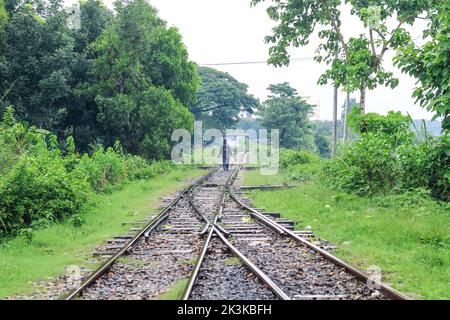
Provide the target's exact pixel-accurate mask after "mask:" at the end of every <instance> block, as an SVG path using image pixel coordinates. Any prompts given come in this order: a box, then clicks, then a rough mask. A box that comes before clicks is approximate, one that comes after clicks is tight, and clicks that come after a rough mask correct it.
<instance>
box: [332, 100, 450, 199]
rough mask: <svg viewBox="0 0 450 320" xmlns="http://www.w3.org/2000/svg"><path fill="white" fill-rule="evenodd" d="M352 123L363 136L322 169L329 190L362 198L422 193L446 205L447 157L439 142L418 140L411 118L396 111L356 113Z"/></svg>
mask: <svg viewBox="0 0 450 320" xmlns="http://www.w3.org/2000/svg"><path fill="white" fill-rule="evenodd" d="M350 123H351V125H352V126H353V128H354V130H357V131H360V132H362V133H361V136H360V138H359V140H357V141H355V142H354V143H352V144H351V145H347V146H344V147H343V149H342V153H341V155H340V157H339V158H338V159H336V160H334V161H329V162H328V163H327V165H326V166H325V169H324V173H325V174H324V177H325V178H326V181H327V182H328V183H329V184H330V185H332V186H334V187H336V188H339V189H343V190H347V191H352V192H355V193H357V194H361V195H370V194H380V193H381V194H387V193H392V192H403V191H407V190H411V189H418V188H422V189H424V190H428V192H430V193H431V194H432V195H433V196H435V197H436V198H439V199H443V200H447V201H448V200H449V197H450V170H449V168H450V155H449V154H448V153H446V150H445V148H443V144H444V143H445V142H444V141H443V138H442V137H436V138H435V137H430V136H427V138H426V139H424V140H422V141H420V140H418V139H417V137H416V135H415V134H414V133H413V132H412V131H411V130H410V126H411V119H410V118H409V117H406V116H402V115H401V114H400V113H399V112H390V113H389V114H388V115H387V116H381V115H378V114H373V113H369V114H367V115H362V114H361V113H360V112H359V110H358V109H354V111H353V112H352V114H351V121H350Z"/></svg>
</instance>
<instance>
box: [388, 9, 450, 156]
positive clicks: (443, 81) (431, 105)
mask: <svg viewBox="0 0 450 320" xmlns="http://www.w3.org/2000/svg"><path fill="white" fill-rule="evenodd" d="M428 4H429V9H428V11H427V16H426V17H425V19H427V20H428V21H429V24H428V27H427V29H426V30H425V31H424V39H427V38H428V39H429V40H428V41H427V42H426V43H425V44H424V45H422V46H421V47H418V46H416V45H415V44H414V42H413V41H412V40H411V39H409V42H408V44H407V45H404V46H402V47H400V48H399V49H398V55H397V56H396V57H395V63H396V65H398V66H399V67H400V68H401V70H402V71H403V72H405V73H408V74H409V75H411V76H414V77H416V78H417V79H418V83H419V84H420V85H419V86H418V87H417V88H416V89H415V90H414V93H413V97H415V98H416V99H417V101H419V102H420V104H421V106H423V107H426V108H427V109H428V110H430V111H433V112H435V114H436V116H435V119H436V118H438V117H443V121H442V129H443V131H446V132H447V134H449V133H450V85H449V84H450V71H449V70H450V39H449V35H450V14H449V12H450V2H449V1H439V0H431V1H428ZM448 143H449V150H450V139H449V140H448ZM449 154H450V151H449Z"/></svg>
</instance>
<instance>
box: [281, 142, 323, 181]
mask: <svg viewBox="0 0 450 320" xmlns="http://www.w3.org/2000/svg"><path fill="white" fill-rule="evenodd" d="M320 164H321V159H320V158H319V156H317V155H315V154H313V153H310V152H308V151H304V150H288V149H282V150H281V152H280V167H281V168H282V169H284V171H285V173H286V174H287V176H288V178H289V179H290V180H296V181H307V180H309V179H311V178H312V177H313V176H314V175H316V174H318V173H319V171H320Z"/></svg>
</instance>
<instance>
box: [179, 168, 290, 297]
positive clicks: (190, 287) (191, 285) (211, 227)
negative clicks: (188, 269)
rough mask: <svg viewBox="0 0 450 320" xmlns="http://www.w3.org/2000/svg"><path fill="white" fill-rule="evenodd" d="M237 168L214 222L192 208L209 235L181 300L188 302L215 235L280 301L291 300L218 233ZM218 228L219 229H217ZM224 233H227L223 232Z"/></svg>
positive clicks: (224, 193) (222, 197)
mask: <svg viewBox="0 0 450 320" xmlns="http://www.w3.org/2000/svg"><path fill="white" fill-rule="evenodd" d="M239 168H240V167H239V166H237V167H236V169H235V170H234V171H233V173H232V174H231V176H230V177H229V178H228V179H227V182H226V184H225V188H224V190H223V191H222V193H221V197H220V201H219V206H218V209H217V212H216V214H215V216H214V221H213V222H212V223H211V222H209V221H208V220H207V219H206V217H205V216H204V215H203V214H202V213H201V212H200V210H199V209H198V207H197V206H193V208H194V210H196V211H197V210H198V212H197V214H198V215H199V216H202V219H203V220H205V221H208V222H207V223H208V226H209V233H208V237H207V239H206V240H205V243H204V245H203V248H202V251H201V253H200V256H199V258H198V260H197V263H196V264H195V267H194V270H193V271H192V273H191V276H190V277H189V280H188V283H187V285H186V287H185V290H184V292H183V298H182V299H183V300H189V298H190V296H191V293H192V290H193V288H194V286H195V283H196V282H197V278H198V274H199V272H200V269H201V266H202V265H203V262H204V260H205V258H206V254H207V252H208V248H209V246H210V243H211V240H212V237H213V235H214V234H217V236H218V237H219V239H220V240H221V241H222V242H223V243H224V244H225V246H226V247H228V249H229V250H231V251H232V252H233V253H234V254H235V255H236V256H237V257H238V258H239V260H241V262H242V263H243V264H244V265H245V266H246V267H247V268H248V269H250V270H251V271H252V272H253V273H254V274H256V276H257V277H258V278H259V279H260V280H261V281H262V282H263V283H264V284H266V285H267V286H268V287H269V289H270V290H271V291H272V292H273V293H274V294H275V295H276V296H277V297H278V298H280V299H281V300H291V298H290V297H289V296H288V295H287V294H286V293H285V292H284V291H283V290H282V289H281V288H280V287H279V286H278V285H277V284H275V283H274V282H273V281H272V279H270V277H269V276H267V275H266V274H265V273H264V272H263V271H262V270H261V269H259V268H258V267H257V266H256V265H255V264H253V263H252V262H251V261H250V260H249V259H248V258H247V257H246V256H245V255H244V254H243V253H242V252H240V251H239V250H238V249H237V248H236V247H235V246H233V245H232V244H231V242H229V241H228V240H227V239H226V237H225V236H224V234H223V233H222V232H221V231H220V230H224V229H223V228H221V227H220V226H219V225H218V224H217V221H218V219H219V217H220V215H221V214H222V211H223V205H224V203H225V196H226V190H227V188H228V186H229V185H230V184H231V183H232V182H233V181H234V178H235V177H236V175H237V173H238V171H239ZM208 226H207V227H208ZM219 227H220V228H219ZM225 232H226V233H228V232H227V231H225Z"/></svg>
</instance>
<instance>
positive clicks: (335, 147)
mask: <svg viewBox="0 0 450 320" xmlns="http://www.w3.org/2000/svg"><path fill="white" fill-rule="evenodd" d="M336 59H338V53H337V52H336ZM333 98H334V100H333V146H332V151H331V157H332V158H335V157H336V149H337V99H338V87H337V85H336V83H335V84H334V97H333Z"/></svg>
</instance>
